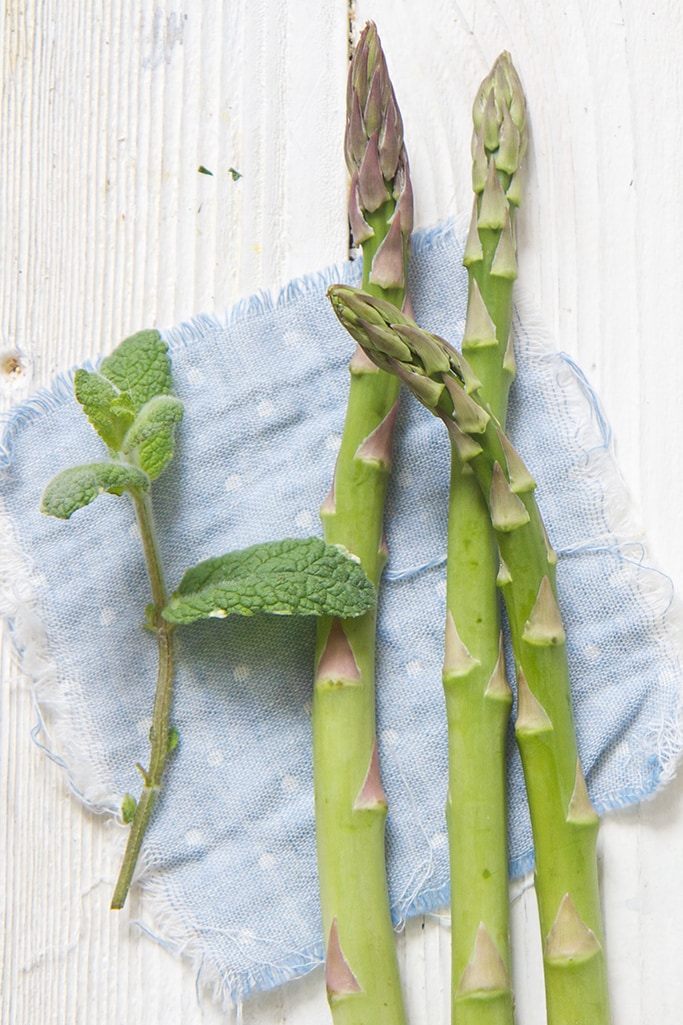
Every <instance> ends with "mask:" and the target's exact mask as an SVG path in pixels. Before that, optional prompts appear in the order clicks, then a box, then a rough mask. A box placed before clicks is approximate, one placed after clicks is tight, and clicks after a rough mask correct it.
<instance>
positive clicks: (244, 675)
mask: <svg viewBox="0 0 683 1025" xmlns="http://www.w3.org/2000/svg"><path fill="white" fill-rule="evenodd" d="M232 675H233V676H234V677H235V679H236V680H237V682H238V683H244V682H245V680H248V679H249V677H250V676H251V666H247V665H239V666H235V668H234V669H233V671H232Z"/></svg>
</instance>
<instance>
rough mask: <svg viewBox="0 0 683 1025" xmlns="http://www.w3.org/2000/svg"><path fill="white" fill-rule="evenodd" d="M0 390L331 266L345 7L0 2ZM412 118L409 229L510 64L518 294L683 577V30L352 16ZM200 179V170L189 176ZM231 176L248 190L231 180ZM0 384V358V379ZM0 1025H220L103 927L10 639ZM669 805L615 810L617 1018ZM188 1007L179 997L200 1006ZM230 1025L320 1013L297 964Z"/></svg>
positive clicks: (671, 800) (665, 949) (338, 230)
mask: <svg viewBox="0 0 683 1025" xmlns="http://www.w3.org/2000/svg"><path fill="white" fill-rule="evenodd" d="M1 9H2V23H1V28H0V33H1V37H0V45H1V52H2V58H1V61H2V100H1V108H0V110H1V113H0V118H1V122H0V239H2V247H1V248H0V330H1V332H2V337H1V339H0V354H9V355H10V356H12V355H14V356H16V358H17V359H18V360H19V361H20V363H21V372H20V373H19V374H16V373H13V374H11V375H7V374H5V375H4V377H3V376H2V375H1V374H0V397H1V398H2V401H3V403H4V404H5V406H7V405H8V404H9V403H10V402H11V401H13V400H15V399H17V398H20V397H22V396H23V395H25V394H27V393H28V392H29V391H30V390H31V389H33V388H35V387H37V386H39V385H41V384H46V383H48V382H49V380H50V379H51V377H52V375H53V374H54V373H55V372H56V371H59V370H64V369H66V368H68V367H70V366H72V365H73V364H75V363H78V362H81V361H82V360H84V359H86V358H90V357H93V356H95V355H96V354H97V353H99V352H101V351H106V350H109V349H110V348H111V347H113V345H115V344H116V343H117V341H119V340H120V339H121V338H122V337H124V336H125V334H126V333H128V332H130V331H131V330H135V329H137V328H139V327H142V326H153V325H158V326H168V325H171V324H173V323H176V322H178V321H180V320H183V319H186V318H188V317H190V316H192V315H193V314H196V313H199V312H202V311H212V310H213V311H221V310H223V309H225V308H226V307H228V306H230V305H231V304H232V303H234V302H235V301H236V300H238V299H239V298H240V297H242V296H244V295H248V294H250V293H251V292H253V291H255V290H257V289H270V288H275V287H278V286H280V285H282V284H284V283H285V282H286V281H287V280H288V279H289V278H290V277H292V276H294V275H298V274H301V273H304V272H306V271H312V270H316V269H318V268H319V267H322V266H325V265H327V264H329V263H332V262H335V261H338V260H340V259H343V258H344V257H345V255H346V252H347V229H346V219H345V195H346V172H345V168H344V165H343V161H342V159H341V137H342V128H343V117H344V112H343V104H344V81H345V75H346V61H347V34H348V8H347V3H346V0H324V2H322V3H321V4H318V5H315V4H309V3H305V2H304V0H289V2H287V0H252V2H251V3H247V2H246V0H230V2H224V3H221V2H219V0H196V2H194V3H189V2H186V3H185V4H184V5H181V4H180V2H179V0H178V3H173V2H172V0H156V2H152V0H137V2H134V0H122V2H121V3H119V4H116V5H112V4H109V3H105V2H104V0H88V2H86V0H73V2H72V3H71V4H68V5H67V4H63V3H61V4H60V3H58V2H57V0H41V2H40V3H38V2H37V0H5V2H4V4H3V5H2V7H1ZM369 17H372V18H373V19H374V20H375V21H376V22H377V24H378V27H379V30H380V33H381V36H382V40H383V43H384V46H385V50H386V52H387V55H388V60H389V64H390V69H391V73H392V77H393V80H394V83H395V87H396V92H397V96H398V99H399V103H400V105H401V108H402V111H403V115H404V121H405V124H406V136H407V144H408V146H409V152H410V157H411V166H412V169H413V177H414V184H415V193H416V204H417V219H418V223H419V225H422V226H424V225H429V224H433V223H435V222H436V221H438V220H439V219H441V218H443V217H447V216H451V215H453V214H459V213H463V212H467V211H468V210H469V207H470V185H469V138H470V107H471V98H472V95H473V91H474V89H475V88H476V86H477V85H478V83H479V81H480V79H481V78H482V76H483V75H484V73H485V72H486V70H487V68H488V65H489V64H490V63H491V61H492V60H493V58H494V57H495V56H496V54H497V53H498V52H499V51H500V50H501V49H503V48H506V49H509V50H510V51H511V52H512V55H513V58H514V60H515V62H516V65H517V66H518V68H519V70H520V73H521V75H522V78H523V81H524V85H525V88H526V91H527V95H528V101H529V107H530V112H531V123H532V146H531V151H530V159H529V162H528V164H529V166H528V190H527V194H528V200H527V201H526V203H525V207H524V211H523V216H522V218H521V220H520V250H521V254H522V256H521V274H520V281H521V282H523V286H524V288H525V290H526V291H527V292H529V293H530V294H531V295H532V296H533V298H534V300H535V302H536V303H537V304H538V306H539V308H540V310H541V312H542V314H543V317H544V318H545V320H546V322H547V323H548V325H549V326H550V328H551V329H552V331H553V332H554V334H555V336H556V338H557V341H558V345H559V346H560V347H561V348H563V349H565V350H566V351H568V352H569V353H570V354H571V355H572V356H574V357H575V358H576V359H577V360H578V361H579V362H580V364H581V365H582V367H583V368H584V370H585V371H586V373H587V374H588V376H589V378H590V379H591V381H592V383H594V384H595V385H596V386H597V388H598V390H599V392H600V394H601V397H602V400H603V403H604V406H605V410H606V412H607V415H608V417H609V419H610V421H611V424H612V427H613V430H614V438H615V445H616V448H617V452H618V456H619V459H620V463H621V466H622V469H623V472H624V474H625V477H626V479H627V481H628V483H629V485H630V487H631V490H632V492H633V495H634V497H635V500H636V503H637V505H638V506H639V508H640V510H641V514H642V519H643V521H644V522H645V523H646V525H647V531H648V535H649V537H650V539H651V541H652V545H653V549H654V552H655V554H656V556H657V559H658V561H659V563H660V564H661V565H662V566H663V567H665V568H666V570H667V572H668V573H670V574H671V576H672V578H673V579H674V580H678V581H680V580H682V579H683V539H682V536H681V530H680V518H681V517H680V513H679V510H680V509H681V508H682V507H683V485H682V484H681V474H680V462H681V460H680V456H679V448H680V443H679V439H680V438H681V437H683V403H681V400H680V396H681V393H682V392H683V387H682V385H683V382H682V376H683V358H682V357H681V341H680V333H681V332H680V325H681V323H683V289H681V287H680V283H679V279H680V267H681V265H682V259H681V258H682V255H683V254H682V247H683V243H682V233H681V229H680V224H681V210H682V209H683V184H682V180H681V170H680V153H681V132H682V129H681V124H683V117H682V116H681V115H682V113H683V109H682V108H683V99H682V97H683V66H682V65H681V62H680V59H679V49H680V40H681V38H683V32H682V28H683V26H682V21H683V14H682V13H681V9H680V7H679V5H678V4H676V3H674V2H673V0H668V2H665V0H652V2H651V3H648V4H645V3H643V2H642V0H621V2H619V0H601V2H600V3H598V2H596V0H576V2H574V3H572V4H560V3H542V4H528V3H523V2H522V0H461V2H459V3H454V2H451V0H423V2H422V3H421V4H420V6H419V13H418V11H417V7H416V5H415V4H414V3H412V2H409V0H373V2H369V0H357V3H356V5H355V21H356V24H357V26H360V25H362V23H363V22H364V20H365V19H366V18H369ZM199 165H203V166H204V167H206V168H208V169H209V170H211V171H212V172H213V174H212V175H204V174H200V173H198V170H197V168H198V167H199ZM230 168H233V169H234V170H236V171H237V172H239V174H240V175H241V177H239V178H238V179H237V180H233V175H232V173H231V171H230ZM3 365H4V364H3ZM0 657H1V662H0V665H1V668H2V680H3V687H2V691H0V702H1V705H0V801H1V803H2V811H3V815H2V829H3V840H4V843H3V844H2V854H1V855H0V892H1V894H2V902H3V912H2V920H1V923H0V965H1V966H2V967H1V969H0V971H1V972H2V986H1V987H0V990H1V995H0V1009H1V1010H0V1019H1V1020H2V1022H3V1023H5V1022H6V1023H7V1025H25V1023H28V1022H31V1023H32V1025H66V1023H69V1025H72V1023H73V1025H86V1023H87V1025H91V1023H92V1022H93V1021H98V1022H101V1023H102V1025H123V1022H125V1023H126V1025H142V1023H143V1022H144V1023H146V1025H148V1023H150V1022H162V1021H163V1022H164V1023H167V1025H174V1023H178V1025H179V1023H180V1022H182V1023H183V1025H199V1023H203V1025H212V1023H214V1022H215V1023H218V1022H219V1021H226V1020H230V1018H231V1017H232V1016H231V1015H229V1016H227V1019H226V1014H224V1013H223V1012H222V1011H221V1010H220V1009H219V1008H217V1007H216V1006H215V1005H213V1004H212V1003H211V1001H210V998H209V995H207V994H200V995H199V996H198V994H197V993H196V992H195V981H194V972H193V969H192V967H191V966H190V965H189V964H187V963H185V962H183V961H178V960H176V959H174V958H173V955H172V954H171V953H170V952H169V951H167V950H166V949H164V947H163V946H161V945H160V944H159V943H157V942H155V941H154V940H153V939H151V938H150V937H149V936H148V935H147V933H146V932H145V930H144V928H142V927H140V926H139V925H138V926H136V925H135V924H134V923H135V921H136V920H144V918H145V912H144V908H143V907H142V906H141V904H140V901H139V898H138V897H137V896H134V897H133V899H132V900H131V902H130V907H129V909H128V910H126V911H125V912H123V913H121V914H119V915H113V914H111V913H110V912H109V911H108V910H107V906H108V896H109V891H110V888H111V883H112V880H113V878H114V875H115V872H116V869H117V864H118V851H117V849H116V837H115V835H114V832H113V831H112V830H111V829H109V828H107V825H106V823H105V822H104V821H103V820H102V819H99V818H97V817H95V816H92V815H89V814H87V813H84V812H83V811H82V809H81V808H80V806H79V805H78V804H77V802H76V801H75V800H74V799H73V798H72V796H71V795H70V793H69V790H68V786H67V784H66V782H65V777H64V775H63V773H62V771H61V769H60V768H59V766H58V765H57V764H55V763H54V762H53V761H50V760H49V759H48V758H46V757H45V756H44V755H43V753H42V752H41V750H40V748H39V746H37V745H36V744H34V743H33V742H32V740H31V734H32V732H33V733H34V737H35V739H37V740H38V741H39V742H40V741H41V739H43V740H44V739H45V737H46V735H47V734H49V731H50V724H49V720H46V721H45V722H44V723H41V721H40V720H38V719H37V713H36V709H35V708H34V706H33V703H32V699H31V696H30V691H29V685H28V680H27V678H26V677H25V676H24V675H23V674H22V673H21V672H20V671H19V670H18V668H17V666H16V664H15V661H14V657H13V655H12V649H11V642H10V640H9V638H8V636H7V634H5V636H4V637H3V643H2V649H1V653H0ZM682 849H683V793H682V785H681V783H680V782H678V781H676V782H674V783H673V784H672V785H671V786H669V788H668V789H667V790H666V791H665V792H664V793H662V794H661V795H660V796H659V797H657V799H655V800H654V801H652V802H651V803H649V804H647V805H643V806H641V807H640V808H634V809H630V810H627V811H624V812H619V813H615V814H612V815H610V816H608V817H607V821H606V823H605V827H604V829H603V833H602V843H601V851H602V873H603V880H604V892H605V918H606V932H607V942H608V954H609V962H610V973H611V978H612V982H613V993H614V1011H615V1014H614V1017H615V1025H649V1023H654V1022H657V1023H658V1025H677V1023H678V1021H679V1019H680V1008H681V1006H683V973H681V971H680V968H679V963H680V958H681V954H683V932H682V931H681V929H680V927H677V926H676V925H675V924H673V923H680V921H681V920H683V872H681V867H680V863H681V857H680V853H681V850H682ZM513 930H514V940H515V966H514V967H515V985H516V990H517V1007H518V1019H519V1021H520V1023H521V1022H524V1025H541V1023H542V1022H543V1020H544V1015H543V1008H542V998H541V991H542V987H541V982H540V977H539V972H538V969H537V967H536V963H537V962H536V957H537V952H538V939H537V936H536V931H535V908H534V899H533V891H532V890H530V889H529V888H524V887H520V886H518V887H517V888H516V889H515V891H514V901H513ZM399 948H400V956H401V963H402V967H403V970H404V978H405V986H406V995H407V1002H408V1007H409V1013H410V1020H411V1023H412V1025H426V1023H427V1022H429V1023H430V1025H445V1023H446V1022H447V1020H448V1006H449V1000H448V986H449V980H448V963H449V953H448V928H447V923H446V922H445V921H444V920H443V919H441V918H438V917H434V918H430V919H428V920H415V921H412V922H409V923H408V925H407V926H406V928H405V932H404V934H403V935H402V936H401V937H400V939H399ZM200 997H201V999H200ZM242 1020H243V1022H244V1023H245V1025H265V1023H266V1022H268V1023H272V1025H284V1023H285V1022H288V1023H291V1025H313V1023H320V1022H325V1021H328V1020H329V1017H328V1013H327V1009H326V1004H325V999H324V992H323V984H322V978H321V975H320V973H319V972H316V973H313V975H312V976H311V977H309V978H308V979H305V980H302V981H301V982H299V983H295V984H292V985H290V986H287V987H284V988H282V989H281V990H279V991H277V992H275V993H272V994H266V995H264V996H261V997H258V998H256V999H254V1000H253V1001H251V1002H250V1003H249V1004H247V1005H245V1007H244V1009H243V1018H242Z"/></svg>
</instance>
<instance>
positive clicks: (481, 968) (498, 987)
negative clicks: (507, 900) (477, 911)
mask: <svg viewBox="0 0 683 1025" xmlns="http://www.w3.org/2000/svg"><path fill="white" fill-rule="evenodd" d="M509 990H510V978H509V976H508V972H507V969H506V967H505V962H504V961H503V958H502V957H501V956H500V952H499V950H498V948H497V947H496V945H495V943H494V942H493V939H492V938H491V935H490V933H489V931H488V929H487V928H486V926H485V925H484V923H483V922H480V923H479V928H478V929H477V935H476V938H475V941H474V950H473V951H472V957H471V959H470V961H469V962H468V964H467V965H466V967H465V970H464V971H463V973H462V975H461V977H460V982H459V983H458V989H457V991H456V994H455V996H456V1000H457V999H460V998H463V997H471V996H474V995H475V994H482V995H484V994H486V995H488V996H493V995H494V994H497V993H508V992H509Z"/></svg>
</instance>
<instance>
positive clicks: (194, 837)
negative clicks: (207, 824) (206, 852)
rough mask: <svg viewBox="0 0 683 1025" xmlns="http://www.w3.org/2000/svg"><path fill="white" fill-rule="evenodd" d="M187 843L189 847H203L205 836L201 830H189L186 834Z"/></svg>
mask: <svg viewBox="0 0 683 1025" xmlns="http://www.w3.org/2000/svg"><path fill="white" fill-rule="evenodd" d="M185 843H186V844H187V846H188V847H201V845H202V844H203V843H204V834H203V833H202V831H201V830H200V829H188V831H187V832H186V833H185Z"/></svg>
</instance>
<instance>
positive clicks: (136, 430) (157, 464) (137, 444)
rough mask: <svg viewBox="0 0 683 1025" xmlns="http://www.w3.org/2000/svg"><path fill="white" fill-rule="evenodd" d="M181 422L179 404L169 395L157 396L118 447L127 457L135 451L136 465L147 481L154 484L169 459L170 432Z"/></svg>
mask: <svg viewBox="0 0 683 1025" xmlns="http://www.w3.org/2000/svg"><path fill="white" fill-rule="evenodd" d="M182 418H183V404H182V402H181V401H180V399H176V398H175V397H174V396H173V395H157V396H155V397H154V398H153V399H150V400H149V402H147V403H146V404H145V405H144V406H143V407H142V409H141V410H140V412H139V413H138V415H137V416H136V417H135V420H134V421H133V424H132V425H131V427H130V429H129V431H128V433H127V434H126V436H125V438H124V439H123V442H122V444H121V451H122V452H123V454H124V455H128V454H129V453H130V452H132V451H133V450H134V449H137V462H138V464H139V466H140V469H142V470H144V471H145V473H146V474H147V476H148V477H149V478H150V480H156V478H157V477H158V476H159V474H160V473H161V472H162V470H164V469H165V467H166V466H167V464H168V463H169V462H170V460H171V459H172V458H173V448H174V444H173V442H174V432H173V428H174V427H175V425H176V424H178V423H180V421H181V420H182Z"/></svg>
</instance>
